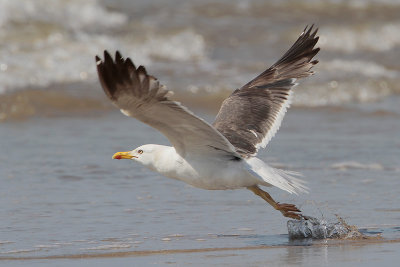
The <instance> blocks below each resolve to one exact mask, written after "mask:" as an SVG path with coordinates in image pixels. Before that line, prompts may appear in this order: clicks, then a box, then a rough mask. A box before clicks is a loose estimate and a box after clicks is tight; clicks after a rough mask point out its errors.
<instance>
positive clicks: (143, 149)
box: [112, 145, 155, 165]
mask: <svg viewBox="0 0 400 267" xmlns="http://www.w3.org/2000/svg"><path fill="white" fill-rule="evenodd" d="M154 150H155V147H154V145H143V146H140V147H138V148H136V149H134V150H132V151H127V152H117V153H115V154H114V155H113V157H112V158H113V159H131V160H134V161H137V162H140V163H142V164H143V165H148V164H151V163H152V161H153V155H154V153H153V152H154Z"/></svg>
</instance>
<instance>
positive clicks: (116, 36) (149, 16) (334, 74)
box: [0, 0, 400, 121]
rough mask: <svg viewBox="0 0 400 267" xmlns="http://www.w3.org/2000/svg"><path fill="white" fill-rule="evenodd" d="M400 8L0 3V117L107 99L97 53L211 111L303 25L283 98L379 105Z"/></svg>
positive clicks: (369, 0) (386, 89) (254, 0)
mask: <svg viewBox="0 0 400 267" xmlns="http://www.w3.org/2000/svg"><path fill="white" fill-rule="evenodd" d="M399 11H400V4H399V1H396V0H386V1H378V0H376V1H375V0H366V1H360V0H352V1H340V0H325V1H314V0H302V1H291V0H285V1H261V0H260V1H259V0H248V1H242V0H241V1H228V0H226V1H224V0H221V1H201V2H199V1H183V0H182V1H181V0H172V1H168V2H165V1H161V0H150V1H145V0H143V1H142V0H136V1H129V0H115V1H114V0H88V1H83V0H68V1H67V0H65V1H63V0H58V1H51V0H38V1H29V0H19V1H7V0H1V1H0V40H1V41H0V48H1V49H0V101H1V106H0V121H4V120H12V119H15V118H27V117H30V116H32V115H35V114H42V115H43V114H45V115H51V114H53V113H59V112H70V111H74V112H76V111H88V110H91V109H99V108H104V106H108V101H104V100H105V98H102V97H103V96H102V95H101V94H102V93H101V92H100V90H98V89H99V88H98V87H99V85H98V83H97V75H96V70H95V65H94V63H93V62H94V59H93V58H94V56H95V55H96V54H99V55H101V54H102V52H103V50H104V49H107V50H110V51H111V52H114V51H115V50H120V51H121V53H122V55H124V56H129V57H131V58H132V59H133V61H134V62H135V63H136V65H139V64H143V65H145V66H146V67H147V68H148V70H149V72H150V73H152V74H153V75H155V76H156V77H158V78H159V79H160V80H161V82H162V83H164V84H165V85H167V86H168V87H169V88H170V89H173V90H174V91H176V92H177V97H178V98H180V99H185V100H186V101H191V102H193V103H187V104H188V105H198V106H200V107H204V106H205V104H208V105H210V107H212V108H213V109H214V110H215V109H217V108H218V106H219V103H220V101H221V100H222V99H223V98H224V97H225V96H226V95H227V94H229V92H231V91H232V89H235V88H238V87H240V86H241V85H243V84H244V83H245V82H246V81H248V80H249V79H251V78H253V77H254V76H255V75H257V74H258V73H260V72H261V71H263V70H264V69H265V68H267V67H269V66H270V65H271V64H273V62H275V61H276V60H277V59H278V58H279V57H280V56H281V55H282V53H283V52H284V51H285V50H286V49H288V48H289V47H290V45H291V44H292V43H293V41H294V40H295V39H296V38H297V37H298V36H299V34H300V33H301V32H302V30H303V29H304V27H305V26H306V25H310V24H315V25H316V27H319V28H320V29H321V30H320V32H319V34H320V41H319V43H318V45H319V46H320V47H321V52H320V54H319V55H318V59H319V60H320V63H319V64H318V66H317V67H316V68H315V70H316V71H317V72H318V75H315V77H312V78H311V79H307V80H306V81H304V84H305V86H301V88H298V89H297V91H296V94H295V100H294V105H295V106H305V107H314V106H330V105H334V106H335V105H341V104H348V103H364V102H376V101H380V100H382V99H384V98H386V97H390V96H392V95H396V94H399V93H400V88H399V86H398V84H399V83H398V80H399V79H400V78H399V70H400V63H399V62H400V58H399V57H400V31H399V25H400V16H399V15H398V14H399ZM193 95H195V100H193ZM99 97H100V98H99ZM194 101H195V102H194ZM206 107H207V106H206ZM206 110H208V107H207V108H206Z"/></svg>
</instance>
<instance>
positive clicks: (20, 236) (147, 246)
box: [0, 0, 400, 266]
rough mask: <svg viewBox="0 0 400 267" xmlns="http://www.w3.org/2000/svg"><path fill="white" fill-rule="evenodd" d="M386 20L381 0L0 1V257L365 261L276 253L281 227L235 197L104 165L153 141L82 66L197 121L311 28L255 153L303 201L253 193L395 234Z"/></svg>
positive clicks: (246, 197)
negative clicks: (304, 52) (282, 111)
mask: <svg viewBox="0 0 400 267" xmlns="http://www.w3.org/2000/svg"><path fill="white" fill-rule="evenodd" d="M399 14H400V2H399V1H396V0H385V1H382V0H350V1H344V0H343V1H342V0H323V1H317V0H300V1H299V0H270V1H262V0H247V1H246V0H243V1H241V0H220V1H216V0H213V1H212V0H205V1H195V0H171V1H165V0H135V1H130V0H34V1H33V0H0V151H1V152H2V153H0V218H1V220H0V260H7V259H21V258H25V259H34V258H35V257H42V258H43V259H49V257H52V256H56V257H55V258H53V261H56V264H54V262H53V261H46V263H49V265H52V266H55V265H57V266H59V265H60V264H66V265H68V264H69V263H68V262H61V260H60V259H58V260H57V256H60V255H61V257H64V256H62V255H67V256H65V257H66V258H68V255H75V256H77V255H78V257H81V256H82V257H83V256H85V255H89V254H90V255H95V256H96V255H101V254H102V253H109V252H110V253H115V252H132V251H148V250H151V251H159V250H168V249H202V248H223V247H252V246H260V245H265V246H275V245H279V246H280V249H276V250H270V251H269V252H268V253H266V251H264V250H263V251H261V250H255V251H252V252H249V253H250V254H251V255H252V256H251V257H249V256H247V257H246V256H245V255H244V256H243V257H242V256H240V257H235V254H234V253H233V252H232V253H228V254H223V252H217V251H216V252H213V251H211V252H209V253H211V254H212V255H211V256H210V254H201V253H198V254H190V256H186V257H185V256H184V254H173V255H170V256H168V255H166V256H165V255H164V256H163V257H161V256H159V257H158V256H157V255H155V254H154V255H153V254H149V255H148V256H147V257H141V258H140V257H139V258H140V259H138V258H136V259H135V260H140V262H141V263H142V264H149V263H153V264H154V263H155V264H156V263H159V264H161V265H162V264H167V263H171V262H172V263H174V262H180V263H182V264H183V263H185V264H192V265H195V266H197V265H199V266H200V265H202V266H204V265H206V266H210V265H218V263H225V264H227V265H229V266H249V265H254V266H262V265H264V263H266V262H270V263H271V261H272V265H279V264H282V266H290V265H296V266H322V265H323V264H321V262H322V263H324V264H325V263H326V262H334V263H335V264H338V263H340V262H349V261H348V260H349V257H350V258H351V259H353V260H355V261H356V262H357V263H361V262H362V263H363V265H364V266H376V262H374V261H369V258H368V257H369V256H370V255H371V254H370V249H371V247H363V246H358V247H353V249H352V250H351V252H349V253H347V254H346V253H344V252H343V251H347V250H341V249H340V247H338V248H328V247H325V246H316V247H313V246H312V248H310V249H311V250H309V248H308V247H303V246H302V247H296V246H292V245H293V243H291V242H290V241H289V240H288V237H287V229H286V221H287V220H286V219H285V218H283V217H282V216H281V214H279V212H276V211H274V210H272V208H271V207H269V206H268V205H266V204H265V202H264V201H262V200H261V199H259V198H257V197H256V196H253V194H252V193H251V192H248V190H235V191H206V190H200V189H195V188H192V187H190V186H188V185H185V184H183V183H180V182H177V181H174V180H170V179H166V178H164V177H162V176H160V175H158V174H156V173H153V172H151V171H149V170H147V169H145V168H144V167H142V166H140V165H138V164H134V163H132V162H129V161H113V160H111V156H112V155H113V154H114V153H115V152H117V151H127V150H131V149H134V148H135V147H137V146H140V145H142V144H146V143H155V144H168V141H167V140H166V139H165V137H164V136H162V135H161V134H159V133H158V132H157V131H155V130H154V129H152V128H150V127H148V126H147V125H144V124H142V123H139V122H138V121H136V120H134V119H131V118H128V117H125V116H123V115H121V114H120V113H119V111H118V110H117V109H116V108H115V107H113V106H112V105H111V104H110V101H109V100H108V99H106V97H105V95H104V93H103V91H102V89H101V87H100V84H99V82H98V78H97V74H96V64H95V60H94V57H95V55H100V56H101V57H102V56H103V55H102V54H103V51H104V50H105V49H107V50H108V51H110V52H111V53H114V52H115V51H116V50H119V51H120V52H121V53H122V55H123V56H125V57H131V58H132V60H133V61H134V63H135V64H136V65H140V64H142V65H145V66H146V68H147V70H148V72H149V73H150V74H152V75H154V76H155V77H157V78H158V79H159V80H160V82H161V83H163V84H164V85H166V86H167V87H168V88H169V89H171V90H173V91H174V92H175V99H178V100H180V101H181V102H183V103H184V104H185V105H186V106H188V107H189V108H191V109H193V110H195V111H196V113H197V114H200V115H201V116H202V117H204V118H205V119H206V120H208V121H210V122H212V121H213V117H214V116H215V114H216V113H217V111H218V107H219V105H220V103H221V101H222V100H223V99H224V98H225V97H227V96H228V95H229V94H230V93H231V92H232V91H233V90H234V89H236V88H239V87H241V86H242V85H243V84H245V83H247V82H248V81H249V80H250V79H252V78H254V77H255V76H256V75H258V74H259V73H261V72H262V71H264V70H265V69H266V68H268V67H269V66H271V65H272V64H273V63H274V62H275V61H276V60H278V59H279V58H280V57H281V56H282V55H283V53H284V52H286V50H287V49H288V48H289V47H290V46H291V45H292V44H293V43H294V41H295V40H296V39H297V37H298V36H299V35H300V34H301V32H302V31H303V29H304V28H305V27H306V25H311V24H315V27H318V28H319V32H318V35H319V36H320V39H319V42H318V44H317V46H319V47H320V48H321V51H320V53H319V54H318V55H317V56H316V59H318V60H319V61H320V62H319V63H318V64H317V65H316V66H315V68H314V71H315V75H313V76H311V77H309V78H307V79H305V80H301V81H300V84H299V86H297V87H296V88H295V89H294V90H295V94H294V103H293V105H292V106H293V107H292V108H291V109H290V110H289V111H288V113H287V115H286V116H285V119H284V120H283V124H282V127H281V129H280V131H279V132H278V134H277V136H276V137H275V138H273V139H272V141H271V142H270V143H269V144H268V147H267V149H264V150H262V151H260V153H259V155H258V156H259V157H260V158H261V159H263V160H264V161H266V162H268V163H269V164H270V165H272V166H273V167H278V168H283V169H288V170H293V171H298V172H301V173H303V175H304V180H306V181H307V182H308V184H307V185H308V186H309V187H310V193H309V194H304V195H301V196H294V195H289V194H287V193H286V192H283V191H281V190H278V189H273V188H272V189H269V192H270V193H271V195H272V196H273V197H274V198H275V199H276V200H277V201H280V202H288V203H294V204H296V205H297V206H299V207H300V209H301V210H302V211H303V212H304V213H305V214H306V215H309V216H315V217H318V218H325V219H327V220H333V221H335V220H336V218H335V216H334V214H339V215H340V216H341V217H343V218H344V219H345V220H346V221H347V222H348V223H350V224H355V225H357V226H358V227H360V228H362V229H364V231H366V232H373V233H375V234H376V233H382V235H383V237H385V238H387V239H392V240H393V239H396V238H397V240H399V237H400V225H399V219H400V215H399V214H400V213H399V212H400V207H399V203H400V198H399V194H398V188H400V179H399V177H400V167H399V166H400V154H399V151H400V139H399V133H400V123H399V122H400V85H399V82H400V75H399V73H400V30H399V29H400V16H399ZM396 244H398V243H396ZM294 245H296V244H294ZM390 245H391V246H392V247H389V248H387V249H382V250H381V252H380V253H381V255H378V256H377V257H378V258H379V259H382V260H383V259H386V260H387V265H389V262H390V264H392V262H391V261H390V260H391V258H390V255H394V257H396V255H398V253H397V254H396V250H395V249H393V246H397V247H398V245H393V244H390ZM372 250H374V247H373V248H372ZM258 251H260V252H258ZM397 251H398V250H397ZM250 254H249V255H250ZM110 255H111V254H110ZM113 255H116V254H113ZM120 255H121V254H120ZM246 255H247V254H246ZM319 255H322V256H321V257H319ZM212 256H213V257H212ZM217 256H218V257H217ZM30 257H31V258H30ZM32 257H33V258H32ZM272 259H273V260H272ZM121 260H122V258H121ZM125 260H126V261H127V262H128V263H129V262H130V260H131V259H125ZM95 262H96V261H95ZM350 262H351V261H350ZM30 263H31V264H33V263H34V262H30ZM36 263H37V262H36ZM39 263H40V264H39V265H40V266H43V265H42V264H43V262H39ZM91 263H93V261H92V262H91ZM101 263H103V264H105V263H104V262H103V261H102V260H98V261H97V262H96V265H97V266H99V264H101ZM125 263H126V262H125ZM368 264H370V265H368ZM70 265H71V264H69V266H70ZM89 265H90V264H89ZM30 266H32V265H30ZM105 266H107V264H106V265H105ZM108 266H109V265H108ZM343 266H345V265H343Z"/></svg>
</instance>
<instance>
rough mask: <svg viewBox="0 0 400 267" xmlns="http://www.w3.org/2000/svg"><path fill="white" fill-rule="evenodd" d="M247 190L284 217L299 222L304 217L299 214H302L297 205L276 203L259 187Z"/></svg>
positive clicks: (255, 186)
mask: <svg viewBox="0 0 400 267" xmlns="http://www.w3.org/2000/svg"><path fill="white" fill-rule="evenodd" d="M247 189H249V190H250V191H252V192H253V193H254V194H256V195H257V196H259V197H261V198H262V199H264V200H265V201H267V202H268V204H270V205H271V206H272V207H274V209H276V210H279V211H280V212H281V213H282V214H283V216H285V217H289V218H293V219H297V220H299V219H300V218H301V217H302V215H301V214H300V213H297V212H300V210H299V209H298V208H297V207H296V206H295V205H293V204H286V203H279V202H276V201H275V200H273V198H272V197H271V195H270V194H268V193H267V192H265V191H263V190H261V188H259V187H258V186H257V185H253V186H249V187H247Z"/></svg>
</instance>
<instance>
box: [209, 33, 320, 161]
mask: <svg viewBox="0 0 400 267" xmlns="http://www.w3.org/2000/svg"><path fill="white" fill-rule="evenodd" d="M312 28H313V26H311V27H310V28H309V29H307V27H306V28H305V29H304V31H303V33H302V34H301V35H300V37H299V38H298V39H297V41H296V42H295V43H294V44H293V46H292V47H291V48H290V49H289V50H288V51H287V52H286V53H285V54H284V55H283V57H282V58H281V59H279V60H278V62H276V63H275V64H274V65H272V67H270V68H269V69H267V70H266V71H264V72H263V73H261V74H260V75H259V76H257V77H256V78H255V79H253V80H252V81H250V82H249V83H247V84H246V85H244V86H243V87H242V88H240V89H237V90H235V91H234V92H233V93H232V94H231V95H230V96H229V97H228V98H227V99H225V100H224V102H223V103H222V106H221V108H220V110H219V112H218V115H217V117H216V119H215V121H214V123H213V126H214V127H215V128H216V129H217V130H218V131H219V132H221V133H222V134H223V135H224V136H225V137H226V138H227V139H228V140H229V142H231V144H232V145H234V146H235V148H236V151H237V152H238V153H239V154H241V155H242V156H245V157H250V156H254V155H255V154H256V153H257V151H258V149H259V148H260V147H265V146H266V145H267V143H268V142H269V141H270V140H271V138H272V137H273V136H274V135H275V133H276V132H277V131H278V129H279V127H280V125H281V121H282V119H283V116H284V115H285V113H286V110H287V108H288V107H289V105H290V102H291V94H292V90H291V89H292V88H293V86H295V85H296V79H299V78H304V77H307V76H309V75H311V74H313V72H312V71H311V68H312V67H313V66H314V65H315V64H317V63H318V61H317V60H314V61H311V60H312V58H313V57H314V56H315V55H316V54H317V53H318V51H319V48H314V46H315V45H316V43H317V42H318V38H319V37H318V36H316V33H317V31H318V29H316V30H314V31H312Z"/></svg>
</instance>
